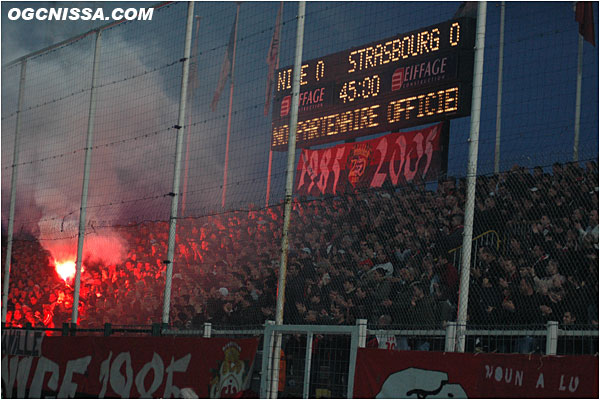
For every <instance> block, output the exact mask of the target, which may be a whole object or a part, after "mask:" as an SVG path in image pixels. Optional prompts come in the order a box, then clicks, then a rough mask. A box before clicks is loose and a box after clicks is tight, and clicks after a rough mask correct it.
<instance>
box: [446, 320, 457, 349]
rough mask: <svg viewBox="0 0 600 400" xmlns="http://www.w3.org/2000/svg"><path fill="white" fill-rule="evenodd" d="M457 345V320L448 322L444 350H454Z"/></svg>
mask: <svg viewBox="0 0 600 400" xmlns="http://www.w3.org/2000/svg"><path fill="white" fill-rule="evenodd" d="M455 346H456V322H453V321H451V322H448V325H446V344H445V345H444V351H448V352H453V351H454V350H455Z"/></svg>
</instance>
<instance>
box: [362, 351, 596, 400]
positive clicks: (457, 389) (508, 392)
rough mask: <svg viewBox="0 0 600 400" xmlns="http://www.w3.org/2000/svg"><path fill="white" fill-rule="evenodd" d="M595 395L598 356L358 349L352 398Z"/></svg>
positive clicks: (582, 396)
mask: <svg viewBox="0 0 600 400" xmlns="http://www.w3.org/2000/svg"><path fill="white" fill-rule="evenodd" d="M375 397H377V398H409V397H413V398H468V397H479V398H560V397H571V398H598V357H597V356H540V355H517V354H465V353H438V352H422V351H388V350H380V349H358V358H357V362H356V379H355V382H354V398H375Z"/></svg>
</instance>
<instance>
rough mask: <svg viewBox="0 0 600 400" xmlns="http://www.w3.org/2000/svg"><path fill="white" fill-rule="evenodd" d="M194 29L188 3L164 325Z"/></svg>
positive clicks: (165, 302) (167, 302) (168, 305)
mask: <svg viewBox="0 0 600 400" xmlns="http://www.w3.org/2000/svg"><path fill="white" fill-rule="evenodd" d="M193 27H194V2H193V1H190V2H188V13H187V25H186V30H185V47H184V51H183V66H182V68H183V76H182V77H181V92H180V94H179V117H178V118H177V141H176V146H175V147H176V150H175V166H174V169H175V170H174V172H173V191H172V192H171V196H173V197H172V199H171V216H170V218H169V245H168V248H167V259H166V260H165V263H166V264H167V275H166V279H165V293H164V299H163V313H162V323H163V324H168V323H169V310H170V308H171V282H172V280H173V255H174V253H175V236H176V230H177V205H178V203H179V180H180V179H179V178H180V175H181V165H180V164H181V153H182V152H183V135H184V131H185V129H184V125H183V124H184V123H185V107H186V100H187V88H188V76H189V71H190V50H191V47H192V28H193Z"/></svg>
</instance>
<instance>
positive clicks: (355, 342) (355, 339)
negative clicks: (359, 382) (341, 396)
mask: <svg viewBox="0 0 600 400" xmlns="http://www.w3.org/2000/svg"><path fill="white" fill-rule="evenodd" d="M363 321H365V324H364V325H363V326H364V330H365V341H366V331H367V325H366V320H363ZM360 334H361V325H358V324H357V325H356V327H354V330H353V331H352V339H351V340H350V360H349V364H350V366H349V368H348V393H346V398H347V399H351V398H352V395H353V393H354V374H355V372H356V358H357V355H358V348H359V347H360V346H359V341H360Z"/></svg>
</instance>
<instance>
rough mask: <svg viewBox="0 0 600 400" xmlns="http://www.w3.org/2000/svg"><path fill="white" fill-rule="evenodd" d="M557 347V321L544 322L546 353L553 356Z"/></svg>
mask: <svg viewBox="0 0 600 400" xmlns="http://www.w3.org/2000/svg"><path fill="white" fill-rule="evenodd" d="M557 347H558V322H557V321H548V323H547V324H546V355H547V356H555V355H556V349H557Z"/></svg>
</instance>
